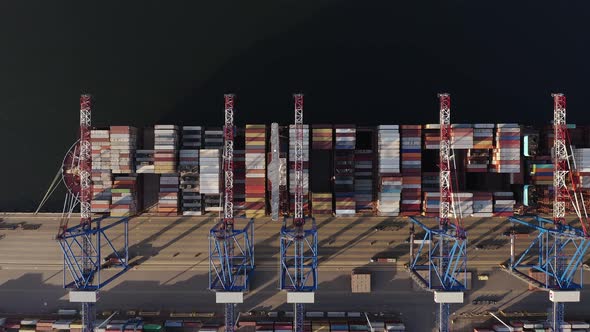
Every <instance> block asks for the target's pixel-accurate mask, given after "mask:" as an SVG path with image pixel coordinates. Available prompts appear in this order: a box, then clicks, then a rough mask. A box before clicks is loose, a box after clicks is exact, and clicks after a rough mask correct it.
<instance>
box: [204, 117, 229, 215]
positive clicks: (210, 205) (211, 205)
mask: <svg viewBox="0 0 590 332" xmlns="http://www.w3.org/2000/svg"><path fill="white" fill-rule="evenodd" d="M204 133H205V134H204V136H205V139H204V145H203V146H204V147H205V149H217V150H219V160H220V164H219V176H218V178H219V181H221V182H220V185H219V189H220V190H222V189H223V185H222V183H223V181H224V178H223V171H222V165H223V130H221V129H220V128H209V129H207V130H205V131H204ZM201 186H202V183H201ZM222 197H223V196H222V195H221V194H220V191H218V192H217V193H215V194H214V193H209V194H206V195H204V196H202V199H203V207H204V210H205V212H218V211H220V210H221V201H222Z"/></svg>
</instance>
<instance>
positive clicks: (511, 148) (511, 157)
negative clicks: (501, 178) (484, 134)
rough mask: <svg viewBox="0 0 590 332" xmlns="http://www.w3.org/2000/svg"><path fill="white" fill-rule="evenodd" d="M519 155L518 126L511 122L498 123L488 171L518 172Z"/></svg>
mask: <svg viewBox="0 0 590 332" xmlns="http://www.w3.org/2000/svg"><path fill="white" fill-rule="evenodd" d="M520 155H521V151H520V127H519V126H518V125H517V124H512V123H498V127H497V128H496V148H495V149H494V154H493V156H492V165H490V172H495V173H520Z"/></svg>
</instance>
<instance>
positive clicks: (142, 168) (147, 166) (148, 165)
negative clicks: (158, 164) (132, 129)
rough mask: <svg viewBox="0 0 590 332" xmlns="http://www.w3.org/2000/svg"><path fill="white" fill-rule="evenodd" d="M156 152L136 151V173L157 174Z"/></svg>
mask: <svg viewBox="0 0 590 332" xmlns="http://www.w3.org/2000/svg"><path fill="white" fill-rule="evenodd" d="M154 155H155V151H154V150H136V151H135V173H138V174H143V173H155V166H154V162H155V159H154Z"/></svg>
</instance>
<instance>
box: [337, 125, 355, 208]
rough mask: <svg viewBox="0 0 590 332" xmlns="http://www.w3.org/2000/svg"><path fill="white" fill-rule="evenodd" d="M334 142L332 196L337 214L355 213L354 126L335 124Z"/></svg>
mask: <svg viewBox="0 0 590 332" xmlns="http://www.w3.org/2000/svg"><path fill="white" fill-rule="evenodd" d="M335 132H336V144H335V151H334V196H335V201H336V206H335V212H336V215H337V216H350V215H354V214H355V207H356V206H355V202H354V170H355V164H354V148H355V146H356V128H354V127H350V126H335Z"/></svg>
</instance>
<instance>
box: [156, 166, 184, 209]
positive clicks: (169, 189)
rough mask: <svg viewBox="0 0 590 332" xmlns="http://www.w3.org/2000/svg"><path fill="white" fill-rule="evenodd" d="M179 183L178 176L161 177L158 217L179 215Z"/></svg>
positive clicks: (163, 175) (164, 175) (166, 175)
mask: <svg viewBox="0 0 590 332" xmlns="http://www.w3.org/2000/svg"><path fill="white" fill-rule="evenodd" d="M178 191H179V181H178V175H177V174H162V175H161V176H160V192H159V193H158V215H160V216H176V215H178Z"/></svg>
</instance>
